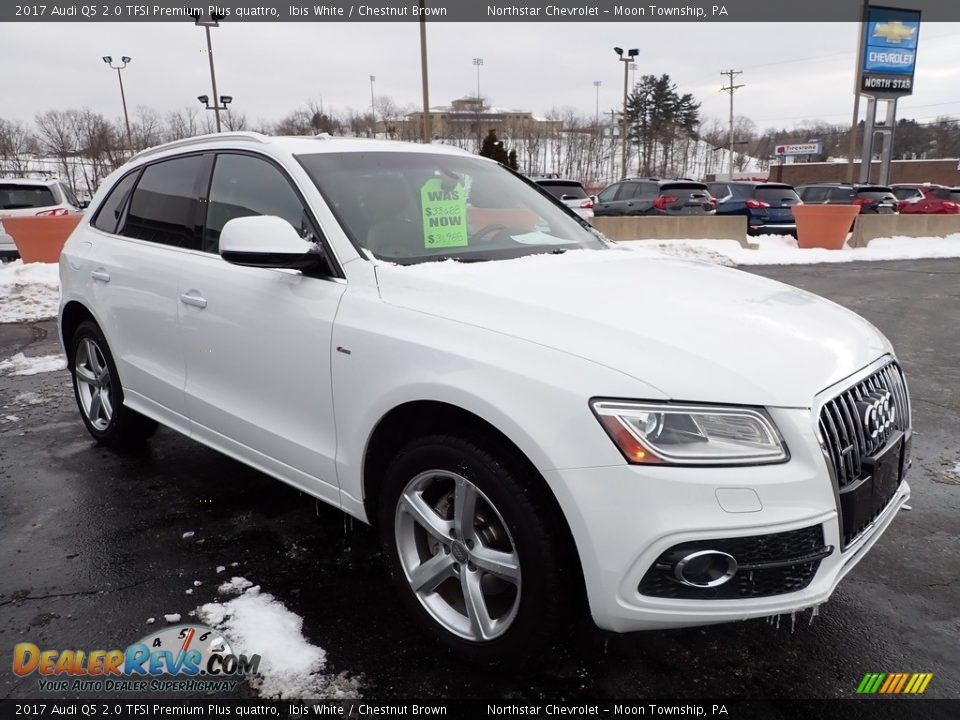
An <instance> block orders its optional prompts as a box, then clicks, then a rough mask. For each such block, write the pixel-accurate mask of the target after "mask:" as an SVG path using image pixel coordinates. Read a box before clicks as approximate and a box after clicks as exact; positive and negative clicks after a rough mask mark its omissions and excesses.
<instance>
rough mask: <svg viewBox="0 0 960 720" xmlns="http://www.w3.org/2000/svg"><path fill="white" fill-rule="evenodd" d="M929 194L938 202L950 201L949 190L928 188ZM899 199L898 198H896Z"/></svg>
mask: <svg viewBox="0 0 960 720" xmlns="http://www.w3.org/2000/svg"><path fill="white" fill-rule="evenodd" d="M930 194H931V195H933V196H934V197H935V198H938V199H940V200H949V199H950V189H949V188H930ZM898 197H899V196H898Z"/></svg>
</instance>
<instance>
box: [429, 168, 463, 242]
mask: <svg viewBox="0 0 960 720" xmlns="http://www.w3.org/2000/svg"><path fill="white" fill-rule="evenodd" d="M420 206H421V207H422V208H423V247H425V248H426V249H427V250H431V249H433V248H450V247H466V246H467V245H468V244H469V242H470V238H469V235H468V234H467V198H466V194H465V193H464V192H463V183H457V184H456V185H455V186H454V187H453V188H452V189H450V190H444V189H443V185H442V183H441V182H440V178H433V179H432V180H427V181H426V182H425V183H424V184H423V187H421V188H420Z"/></svg>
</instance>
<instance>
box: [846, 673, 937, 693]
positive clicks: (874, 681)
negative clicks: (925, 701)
mask: <svg viewBox="0 0 960 720" xmlns="http://www.w3.org/2000/svg"><path fill="white" fill-rule="evenodd" d="M931 680H933V673H889V674H888V673H867V674H866V675H864V676H863V680H861V681H860V684H859V685H858V686H857V694H859V695H872V694H874V693H879V694H881V695H900V694H904V695H921V694H923V692H924V691H925V690H926V689H927V685H929V684H930V681H931Z"/></svg>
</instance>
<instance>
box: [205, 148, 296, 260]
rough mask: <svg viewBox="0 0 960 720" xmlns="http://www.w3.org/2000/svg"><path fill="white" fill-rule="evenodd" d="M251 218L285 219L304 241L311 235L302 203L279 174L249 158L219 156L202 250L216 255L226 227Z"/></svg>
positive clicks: (247, 156)
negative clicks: (228, 224) (271, 217)
mask: <svg viewBox="0 0 960 720" xmlns="http://www.w3.org/2000/svg"><path fill="white" fill-rule="evenodd" d="M249 215H275V216H277V217H280V218H283V219H284V220H286V221H287V222H288V223H290V224H291V225H293V227H295V228H296V229H297V230H298V231H299V232H300V235H301V236H302V237H306V236H307V234H308V233H309V232H311V230H310V228H309V221H308V219H307V214H306V212H305V210H304V207H303V203H301V202H300V198H299V196H298V195H297V193H296V192H295V191H294V189H293V187H292V186H291V185H290V182H289V181H288V180H287V178H286V177H285V176H284V175H283V173H281V172H280V170H278V169H277V168H276V167H274V166H273V165H272V164H270V163H269V162H267V161H266V160H261V159H260V158H256V157H252V156H250V155H237V154H226V153H224V154H221V155H218V156H217V161H216V164H215V165H214V167H213V180H212V182H211V183H210V197H209V202H208V204H207V222H206V229H205V230H204V235H203V249H204V250H205V251H206V252H211V253H215V252H217V251H218V250H219V245H220V233H221V232H222V231H223V226H224V225H226V224H227V222H229V221H230V220H233V219H234V218H240V217H247V216H249Z"/></svg>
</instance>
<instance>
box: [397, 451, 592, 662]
mask: <svg viewBox="0 0 960 720" xmlns="http://www.w3.org/2000/svg"><path fill="white" fill-rule="evenodd" d="M508 456H509V454H508V453H505V452H497V451H496V449H495V448H494V451H493V452H491V451H489V450H487V449H485V448H483V447H480V446H478V445H476V444H474V443H472V442H470V441H467V440H464V439H461V438H458V437H453V436H442V435H436V436H430V437H425V438H421V439H418V440H415V441H413V442H411V443H410V444H408V445H407V446H406V447H405V448H403V450H401V451H400V452H399V453H398V454H397V456H396V457H395V458H394V460H393V462H392V463H391V464H390V466H389V467H388V469H387V472H386V476H385V480H384V486H383V491H382V493H381V497H380V513H379V515H380V517H379V520H380V532H381V542H382V543H383V549H384V554H385V556H386V558H387V562H388V564H389V568H390V572H391V575H392V576H393V578H394V580H395V582H396V583H397V586H398V589H399V592H400V596H401V598H402V600H403V602H404V604H405V605H406V606H407V608H408V609H409V610H410V611H411V613H412V614H413V615H414V616H415V617H416V618H417V620H418V621H419V623H420V625H421V626H422V627H423V628H424V630H425V631H426V632H427V634H429V635H430V636H431V637H433V638H434V639H435V640H437V641H438V642H440V644H442V645H443V646H445V647H446V648H448V649H449V650H451V651H452V652H453V653H455V654H457V655H459V656H460V657H462V658H464V659H467V660H470V661H473V662H480V663H484V664H495V663H503V662H504V661H507V662H508V663H509V664H515V663H517V662H520V661H522V660H524V659H526V658H529V657H530V656H532V655H534V654H535V653H537V652H538V651H539V650H541V649H543V648H544V646H546V645H548V644H553V641H554V639H555V638H556V637H557V636H558V631H559V632H564V633H565V632H566V631H567V626H566V623H565V622H564V621H565V619H566V616H567V613H568V603H567V602H566V601H565V597H567V596H569V595H571V594H572V593H573V592H574V590H573V589H572V588H563V587H562V583H561V577H562V574H563V570H564V567H565V564H566V561H567V558H565V557H564V552H563V550H562V547H561V543H560V537H561V534H560V533H559V532H558V528H556V527H555V523H554V522H553V520H552V513H551V512H549V510H548V508H547V507H546V504H545V503H543V502H542V501H541V500H540V498H539V497H538V493H537V492H536V491H535V489H536V486H535V483H536V482H538V481H539V478H531V477H528V476H527V474H528V473H526V472H525V471H524V470H523V469H522V466H521V465H520V463H516V462H512V463H511V462H508V461H507V460H506V458H507V457H508Z"/></svg>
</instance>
